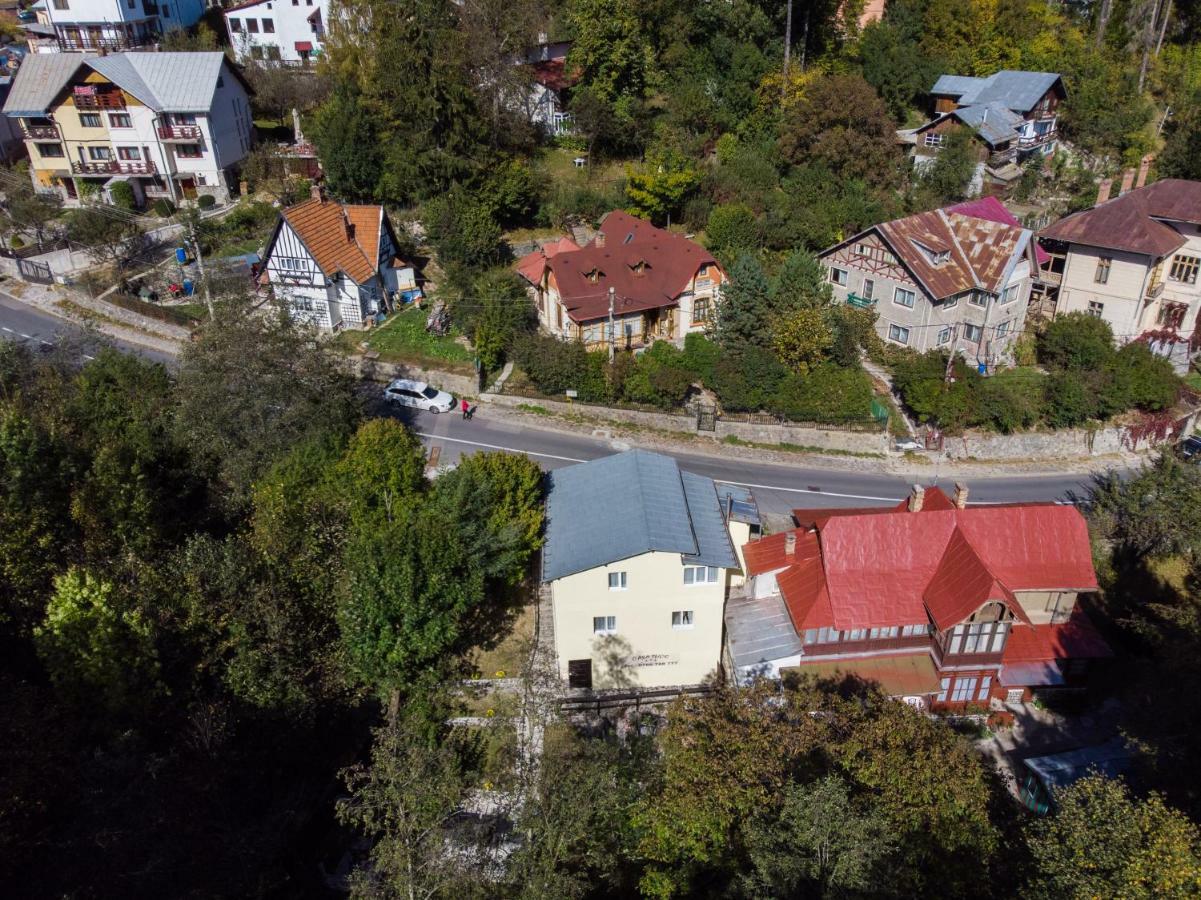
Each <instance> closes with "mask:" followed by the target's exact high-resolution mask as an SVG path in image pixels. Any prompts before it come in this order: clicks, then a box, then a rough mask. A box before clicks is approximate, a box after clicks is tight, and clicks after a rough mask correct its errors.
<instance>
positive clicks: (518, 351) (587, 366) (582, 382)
mask: <svg viewBox="0 0 1201 900" xmlns="http://www.w3.org/2000/svg"><path fill="white" fill-rule="evenodd" d="M512 352H513V359H514V360H515V361H516V363H517V365H518V366H520V367H521V369H522V371H523V372H525V374H526V376H527V377H528V378H529V379H530V381H531V382H533V384H534V387H536V388H537V389H538V390H539V391H540V392H541V393H543V394H545V395H547V396H548V397H554V396H562V395H563V394H564V393H565V392H566V391H569V390H573V391H576V392H578V394H579V399H581V400H586V401H589V402H592V403H599V402H603V401H605V400H607V399H609V384H608V381H607V379H606V378H605V368H606V366H607V363H608V354H607V353H605V351H603V350H602V351H599V352H596V353H589V352H588V351H587V350H585V349H584V345H583V344H581V343H578V342H576V341H561V340H559V339H558V338H554V337H550V336H549V335H544V334H521V335H518V336H517V337H516V338H515V340H514V341H513V351H512Z"/></svg>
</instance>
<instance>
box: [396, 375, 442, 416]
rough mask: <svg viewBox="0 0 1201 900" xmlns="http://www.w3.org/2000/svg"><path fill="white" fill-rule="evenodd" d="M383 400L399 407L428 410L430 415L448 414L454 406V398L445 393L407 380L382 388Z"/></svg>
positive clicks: (398, 380)
mask: <svg viewBox="0 0 1201 900" xmlns="http://www.w3.org/2000/svg"><path fill="white" fill-rule="evenodd" d="M384 399H385V400H387V401H388V402H390V403H398V404H400V405H401V406H414V407H416V408H417V409H428V410H429V411H430V412H432V413H443V412H450V411H451V410H452V409H454V405H455V398H454V397H452V396H451V395H450V394H448V393H446V391H440V390H438V389H437V388H434V387H430V386H429V385H428V384H426V383H425V382H424V381H409V380H408V379H407V378H398V379H396V380H395V381H393V382H392V383H391V384H389V385H388V386H387V387H386V388H384Z"/></svg>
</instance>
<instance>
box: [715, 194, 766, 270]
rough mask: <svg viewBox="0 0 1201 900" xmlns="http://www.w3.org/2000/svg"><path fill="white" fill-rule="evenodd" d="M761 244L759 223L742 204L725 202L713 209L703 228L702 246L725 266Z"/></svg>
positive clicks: (753, 214) (748, 208) (752, 212)
mask: <svg viewBox="0 0 1201 900" xmlns="http://www.w3.org/2000/svg"><path fill="white" fill-rule="evenodd" d="M761 244H762V238H761V237H760V234H759V222H758V220H757V219H756V218H755V213H754V211H753V210H751V208H750V207H749V206H747V205H746V204H745V203H725V204H722V205H721V206H715V207H713V212H711V213H710V214H709V222H708V224H707V225H706V226H705V245H706V246H707V247H708V248H709V250H710V252H712V253H713V255H714V256H716V257H718V258H719V259H721V260H723V261H725V262H726V264H727V265H728V264H729V263H731V262H733V261H734V260H735V259H737V258H738V257H739V256H741V255H742V254H743V253H749V252H753V251H755V250H757V249H758V248H759V247H760V245H761Z"/></svg>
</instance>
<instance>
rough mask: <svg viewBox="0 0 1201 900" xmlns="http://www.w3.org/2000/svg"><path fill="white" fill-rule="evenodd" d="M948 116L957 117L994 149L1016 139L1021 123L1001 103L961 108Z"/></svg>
mask: <svg viewBox="0 0 1201 900" xmlns="http://www.w3.org/2000/svg"><path fill="white" fill-rule="evenodd" d="M948 115H952V116H957V117H958V118H959V120H960V121H961V122H963V123H964V124H965V125H970V126H971V127H972V128H974V129H976V133H977V134H978V135H980V137H982V138H984V140H986V141H987V142H988V143H989V144H991V145H992V146H994V147H995V146H996V145H997V144H1003V143H1005V141H1012V140H1014V139H1015V138H1017V136H1018V135H1017V129H1018V127H1019V126H1020V125H1021V124H1022V121H1023V120H1022V117H1021V116H1019V115H1018V114H1017V113H1015V112H1013V111H1011V110H1010V109H1008V108H1007V107H1006V106H1005V104H1003V103H975V104H972V105H971V106H961V107H960V108H959V109H957V110H955V111H954V112H953V113H948Z"/></svg>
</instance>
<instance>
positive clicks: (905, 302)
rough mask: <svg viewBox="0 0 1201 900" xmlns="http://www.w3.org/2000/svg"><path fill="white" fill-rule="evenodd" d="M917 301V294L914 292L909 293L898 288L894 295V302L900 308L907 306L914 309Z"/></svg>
mask: <svg viewBox="0 0 1201 900" xmlns="http://www.w3.org/2000/svg"><path fill="white" fill-rule="evenodd" d="M915 300H917V294H915V293H914V292H913V291H907V290H905V289H904V288H897V289H896V290H895V291H893V293H892V302H893V303H896V304H898V305H900V306H907V307H909V308H910V309H913V303H914V301H915Z"/></svg>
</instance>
